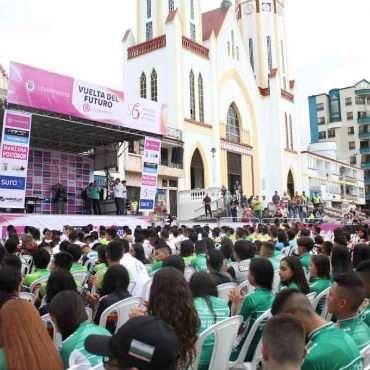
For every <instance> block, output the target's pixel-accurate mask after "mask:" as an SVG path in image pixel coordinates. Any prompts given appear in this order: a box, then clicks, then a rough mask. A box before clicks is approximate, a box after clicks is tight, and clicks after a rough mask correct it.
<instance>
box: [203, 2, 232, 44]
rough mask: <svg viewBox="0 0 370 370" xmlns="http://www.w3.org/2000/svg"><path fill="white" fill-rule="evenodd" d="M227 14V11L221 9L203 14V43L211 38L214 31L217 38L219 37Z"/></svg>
mask: <svg viewBox="0 0 370 370" xmlns="http://www.w3.org/2000/svg"><path fill="white" fill-rule="evenodd" d="M226 14H227V11H224V10H222V9H221V8H218V9H214V10H211V11H209V12H206V13H203V14H202V26H203V41H206V40H208V39H209V38H210V37H211V34H212V31H213V32H214V33H215V36H216V37H217V36H218V33H219V32H220V30H221V27H222V24H223V23H224V20H225V17H226Z"/></svg>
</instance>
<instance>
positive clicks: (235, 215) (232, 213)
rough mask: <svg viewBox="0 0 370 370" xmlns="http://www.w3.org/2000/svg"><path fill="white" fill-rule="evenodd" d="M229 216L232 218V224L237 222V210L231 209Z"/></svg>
mask: <svg viewBox="0 0 370 370" xmlns="http://www.w3.org/2000/svg"><path fill="white" fill-rule="evenodd" d="M231 216H232V218H233V222H238V209H237V208H231Z"/></svg>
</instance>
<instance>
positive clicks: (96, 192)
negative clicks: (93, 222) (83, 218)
mask: <svg viewBox="0 0 370 370" xmlns="http://www.w3.org/2000/svg"><path fill="white" fill-rule="evenodd" d="M90 197H91V201H92V206H93V210H94V215H101V210H100V188H99V186H98V183H97V182H96V181H94V182H93V184H92V185H91V186H90Z"/></svg>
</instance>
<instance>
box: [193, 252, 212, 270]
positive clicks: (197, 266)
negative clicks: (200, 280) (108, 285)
mask: <svg viewBox="0 0 370 370" xmlns="http://www.w3.org/2000/svg"><path fill="white" fill-rule="evenodd" d="M190 267H192V268H193V269H194V270H195V271H196V272H208V268H207V256H206V255H205V254H199V255H198V256H196V257H195V258H194V259H193V260H192V261H191V262H190Z"/></svg>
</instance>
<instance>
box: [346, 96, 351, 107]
mask: <svg viewBox="0 0 370 370" xmlns="http://www.w3.org/2000/svg"><path fill="white" fill-rule="evenodd" d="M345 102H346V105H347V106H348V105H352V98H346V99H345Z"/></svg>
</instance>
